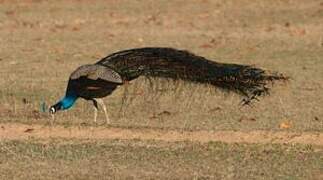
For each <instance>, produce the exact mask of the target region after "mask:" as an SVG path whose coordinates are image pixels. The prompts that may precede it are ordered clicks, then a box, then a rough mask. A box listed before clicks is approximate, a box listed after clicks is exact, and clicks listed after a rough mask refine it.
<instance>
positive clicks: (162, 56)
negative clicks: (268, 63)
mask: <svg viewBox="0 0 323 180" xmlns="http://www.w3.org/2000/svg"><path fill="white" fill-rule="evenodd" d="M97 64H101V65H104V66H108V67H110V68H112V69H114V70H115V71H117V72H118V73H119V74H120V75H121V76H122V78H123V80H126V81H130V80H133V79H136V78H137V77H139V76H141V75H143V76H152V77H163V78H171V79H182V80H186V81H191V82H195V83H207V84H211V85H213V86H216V87H219V88H222V89H226V90H230V91H235V92H237V93H239V94H242V95H244V96H245V97H246V98H245V99H244V103H245V104H248V103H249V102H250V101H251V100H253V99H256V98H257V96H260V95H265V94H268V91H269V88H268V87H267V84H268V83H269V82H273V81H279V80H287V79H288V78H287V77H285V76H283V75H282V74H278V73H271V72H268V71H265V70H263V69H260V68H256V67H253V66H249V65H239V64H224V63H217V62H215V61H211V60H208V59H206V58H204V57H201V56H196V55H194V54H192V53H189V52H187V51H181V50H175V49H172V48H140V49H131V50H126V51H121V52H117V53H114V54H112V55H109V56H108V57H106V58H103V59H102V60H100V61H99V62H97Z"/></svg>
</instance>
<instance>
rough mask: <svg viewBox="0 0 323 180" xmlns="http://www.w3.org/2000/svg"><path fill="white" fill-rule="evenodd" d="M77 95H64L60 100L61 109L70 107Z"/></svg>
mask: <svg viewBox="0 0 323 180" xmlns="http://www.w3.org/2000/svg"><path fill="white" fill-rule="evenodd" d="M77 98H78V97H77V96H76V95H74V94H68V95H66V96H65V97H64V98H63V99H62V100H60V103H61V105H62V108H61V109H63V110H64V109H69V108H70V107H72V106H73V105H74V103H75V101H76V100H77Z"/></svg>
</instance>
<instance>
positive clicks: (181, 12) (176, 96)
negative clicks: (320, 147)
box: [0, 0, 323, 178]
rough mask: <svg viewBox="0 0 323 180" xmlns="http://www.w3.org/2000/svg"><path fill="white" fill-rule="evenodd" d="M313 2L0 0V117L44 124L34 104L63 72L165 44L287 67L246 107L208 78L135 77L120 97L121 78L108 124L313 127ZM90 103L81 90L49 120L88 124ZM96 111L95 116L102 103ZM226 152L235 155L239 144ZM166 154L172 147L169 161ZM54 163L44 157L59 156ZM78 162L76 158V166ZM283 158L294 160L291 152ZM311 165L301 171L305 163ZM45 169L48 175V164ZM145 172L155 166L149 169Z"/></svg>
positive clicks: (49, 99)
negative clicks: (200, 82) (283, 79)
mask: <svg viewBox="0 0 323 180" xmlns="http://www.w3.org/2000/svg"><path fill="white" fill-rule="evenodd" d="M322 3H323V2H320V1H317V0H310V1H303V0H293V1H292V0H279V1H266V0H255V1H248V0H241V1H234V0H214V1H213V0H212V1H211V0H198V1H193V0H192V1H186V0H185V1H184V0H174V1H166V0H160V1H154V0H149V1H139V0H138V1H130V0H121V1H114V0H110V1H101V0H98V1H95V2H93V1H89V0H80V1H76V0H68V1H45V0H21V1H9V0H0V77H1V78H0V102H1V103H0V122H1V123H3V122H9V123H10V122H18V123H27V124H46V123H47V120H48V119H49V117H48V115H47V113H42V112H40V109H41V104H42V103H43V102H46V105H51V104H52V103H55V102H56V101H57V100H58V99H59V98H61V97H62V96H63V95H64V91H65V88H66V83H67V79H68V76H69V74H70V73H71V72H72V71H73V70H74V69H75V68H76V67H78V66H79V65H82V64H86V63H94V62H96V61H97V60H98V59H99V58H102V57H104V56H106V55H108V54H110V53H112V52H115V51H118V50H122V49H127V48H134V47H145V46H167V47H175V48H179V49H187V50H190V51H192V52H194V53H196V54H199V55H202V56H205V57H207V58H209V59H213V60H216V61H220V62H230V63H231V62H233V63H243V64H254V65H256V66H258V67H263V68H265V69H270V70H273V71H279V72H282V73H284V74H285V75H287V76H290V77H291V81H290V82H289V83H287V84H277V86H274V88H273V90H272V93H271V95H270V96H267V97H264V98H262V100H261V101H260V102H256V103H254V105H253V107H243V108H242V107H241V106H240V105H239V102H240V100H241V98H240V97H239V96H237V95H234V94H227V93H224V92H221V91H217V90H214V89H210V88H209V87H207V86H196V85H193V84H187V83H182V82H178V83H175V84H174V83H163V82H160V83H155V84H154V87H153V88H148V87H149V85H148V83H147V82H145V80H144V79H139V80H137V81H134V82H133V83H132V84H130V85H129V86H127V90H128V91H129V92H128V94H127V99H126V100H127V102H126V103H125V104H123V103H122V97H123V94H124V91H125V89H126V87H121V88H119V89H118V90H117V91H116V92H115V93H114V94H113V95H111V96H109V97H107V98H106V99H105V102H106V103H107V104H108V108H109V113H110V114H111V117H112V119H113V120H112V125H113V126H117V127H121V128H122V127H129V128H142V127H145V128H162V129H174V130H183V129H184V130H193V131H194V130H208V131H209V130H236V131H250V130H282V129H283V130H284V131H295V132H299V133H302V132H304V131H311V132H313V131H318V132H322V130H323V106H322V104H323V95H322V88H323V71H322V69H323V63H322V57H323V24H322V21H323V4H322ZM92 113H93V112H92V107H91V103H87V102H85V101H83V100H80V101H78V102H77V104H76V106H75V107H74V108H73V109H71V110H69V111H67V112H62V113H59V114H58V116H57V121H56V122H55V123H57V124H61V125H64V126H75V125H80V124H83V123H86V124H87V125H88V126H95V124H94V123H93V122H92V118H93V117H92V115H93V114H92ZM99 117H100V118H101V119H100V120H102V122H103V121H104V117H103V113H101V114H100V116H99ZM9 144H10V143H9ZM108 144H109V143H108ZM6 146H7V145H6ZM37 146H38V145H37ZM111 146H112V147H113V145H111ZM228 148H229V149H230V147H228ZM279 148H280V147H279ZM125 151H126V150H125ZM144 152H146V150H144ZM233 154H234V155H236V156H238V155H239V152H234V153H233ZM310 156H312V155H310ZM313 156H314V155H313ZM279 157H280V158H283V157H285V155H281V156H279ZM45 159H46V158H45ZM175 159H176V158H175V156H174V162H176V161H175ZM283 159H284V158H283ZM267 160H268V161H272V163H274V161H275V159H266V161H267ZM285 160H288V159H285ZM16 162H17V161H15V160H13V159H9V162H8V163H7V165H8V166H6V167H8V168H9V169H10V168H12V165H13V164H14V163H16ZM46 162H47V161H46ZM46 162H45V163H44V164H45V165H44V166H46ZM100 162H101V163H99V165H102V164H103V162H102V161H100ZM167 162H168V161H167ZM217 162H218V161H217ZM219 162H220V161H219ZM221 162H222V161H221ZM10 163H11V164H10ZM57 163H58V164H57V165H53V166H57V167H58V166H59V165H60V164H65V163H66V162H65V161H64V162H61V161H58V162H57ZM82 163H83V161H81V160H80V162H79V164H78V165H75V167H78V166H79V165H80V164H82ZM88 163H90V162H88ZM286 163H287V164H288V163H290V166H295V165H299V164H298V163H296V162H294V161H291V162H286ZM67 164H68V163H67ZM166 164H167V163H166ZM47 165H48V167H51V166H52V165H50V163H49V164H47ZM191 165H192V166H193V165H194V163H192V164H191ZM225 165H226V164H223V166H225ZM123 166H124V165H120V166H118V168H122V167H123ZM150 166H151V164H150ZM313 166H314V165H313ZM313 166H308V167H307V169H306V168H305V169H306V171H309V172H312V167H313ZM21 167H25V165H22V166H21ZM32 167H33V168H36V167H38V166H36V165H35V166H32ZM73 167H74V165H73ZM85 167H86V166H85ZM130 167H133V166H130ZM147 167H148V166H147ZM152 167H153V166H152ZM252 167H259V166H252ZM316 167H318V166H316ZM118 168H117V169H118ZM190 168H193V167H190ZM264 168H265V169H266V168H270V167H268V166H266V167H264ZM295 168H296V167H295ZM164 170H165V169H164ZM218 170H219V171H220V170H221V171H222V170H223V169H218ZM134 171H135V170H134ZM160 171H163V170H160ZM219 171H218V172H219ZM228 171H229V170H227V171H226V172H228ZM242 171H243V170H242ZM292 171H293V172H298V170H297V169H292ZM48 172H49V171H46V173H48ZM51 172H52V173H49V175H53V172H56V171H51ZM185 172H186V171H185ZM243 172H244V173H249V174H245V176H242V177H252V175H253V174H254V172H250V171H243ZM313 172H314V170H313ZM46 173H45V174H46ZM154 173H155V175H156V173H157V174H158V172H155V171H154V172H151V174H154ZM177 173H178V174H180V172H177ZM103 174H104V173H103ZM103 174H102V175H103ZM183 174H185V173H183ZM189 175H191V174H189ZM147 176H148V177H157V175H156V176H153V175H152V176H149V175H147ZM265 176H266V177H268V176H270V175H268V176H267V175H265ZM8 177H9V176H8ZM21 177H26V175H22V176H21ZM35 177H38V176H35ZM138 177H139V176H138ZM165 177H172V176H165ZM219 177H222V176H219ZM304 177H305V176H304ZM161 178H162V176H161Z"/></svg>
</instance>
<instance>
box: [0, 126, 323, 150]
mask: <svg viewBox="0 0 323 180" xmlns="http://www.w3.org/2000/svg"><path fill="white" fill-rule="evenodd" d="M28 138H39V139H49V138H76V139H93V140H98V139H127V140H132V139H141V140H161V141H167V142H176V141H193V142H200V143H207V142H212V141H220V142H225V143H262V144H264V143H278V144H286V143H287V144H310V145H319V146H323V133H314V132H302V133H295V132H284V131H276V132H274V131H261V130H257V131H249V132H242V131H240V132H237V131H214V132H212V131H176V130H156V129H148V128H147V129H124V128H114V127H63V126H59V125H53V126H44V125H24V124H14V123H8V124H0V140H5V139H7V140H22V139H28Z"/></svg>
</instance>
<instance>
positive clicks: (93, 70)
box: [70, 64, 123, 84]
mask: <svg viewBox="0 0 323 180" xmlns="http://www.w3.org/2000/svg"><path fill="white" fill-rule="evenodd" d="M80 77H87V78H88V79H92V80H97V79H102V80H105V81H108V82H112V83H117V84H122V82H123V81H122V77H121V76H120V75H119V73H117V72H116V71H114V70H112V69H110V68H108V67H105V66H101V65H98V64H87V65H83V66H80V67H79V68H77V69H76V70H75V71H74V72H73V73H72V74H71V76H70V79H71V80H76V79H79V78H80Z"/></svg>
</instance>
